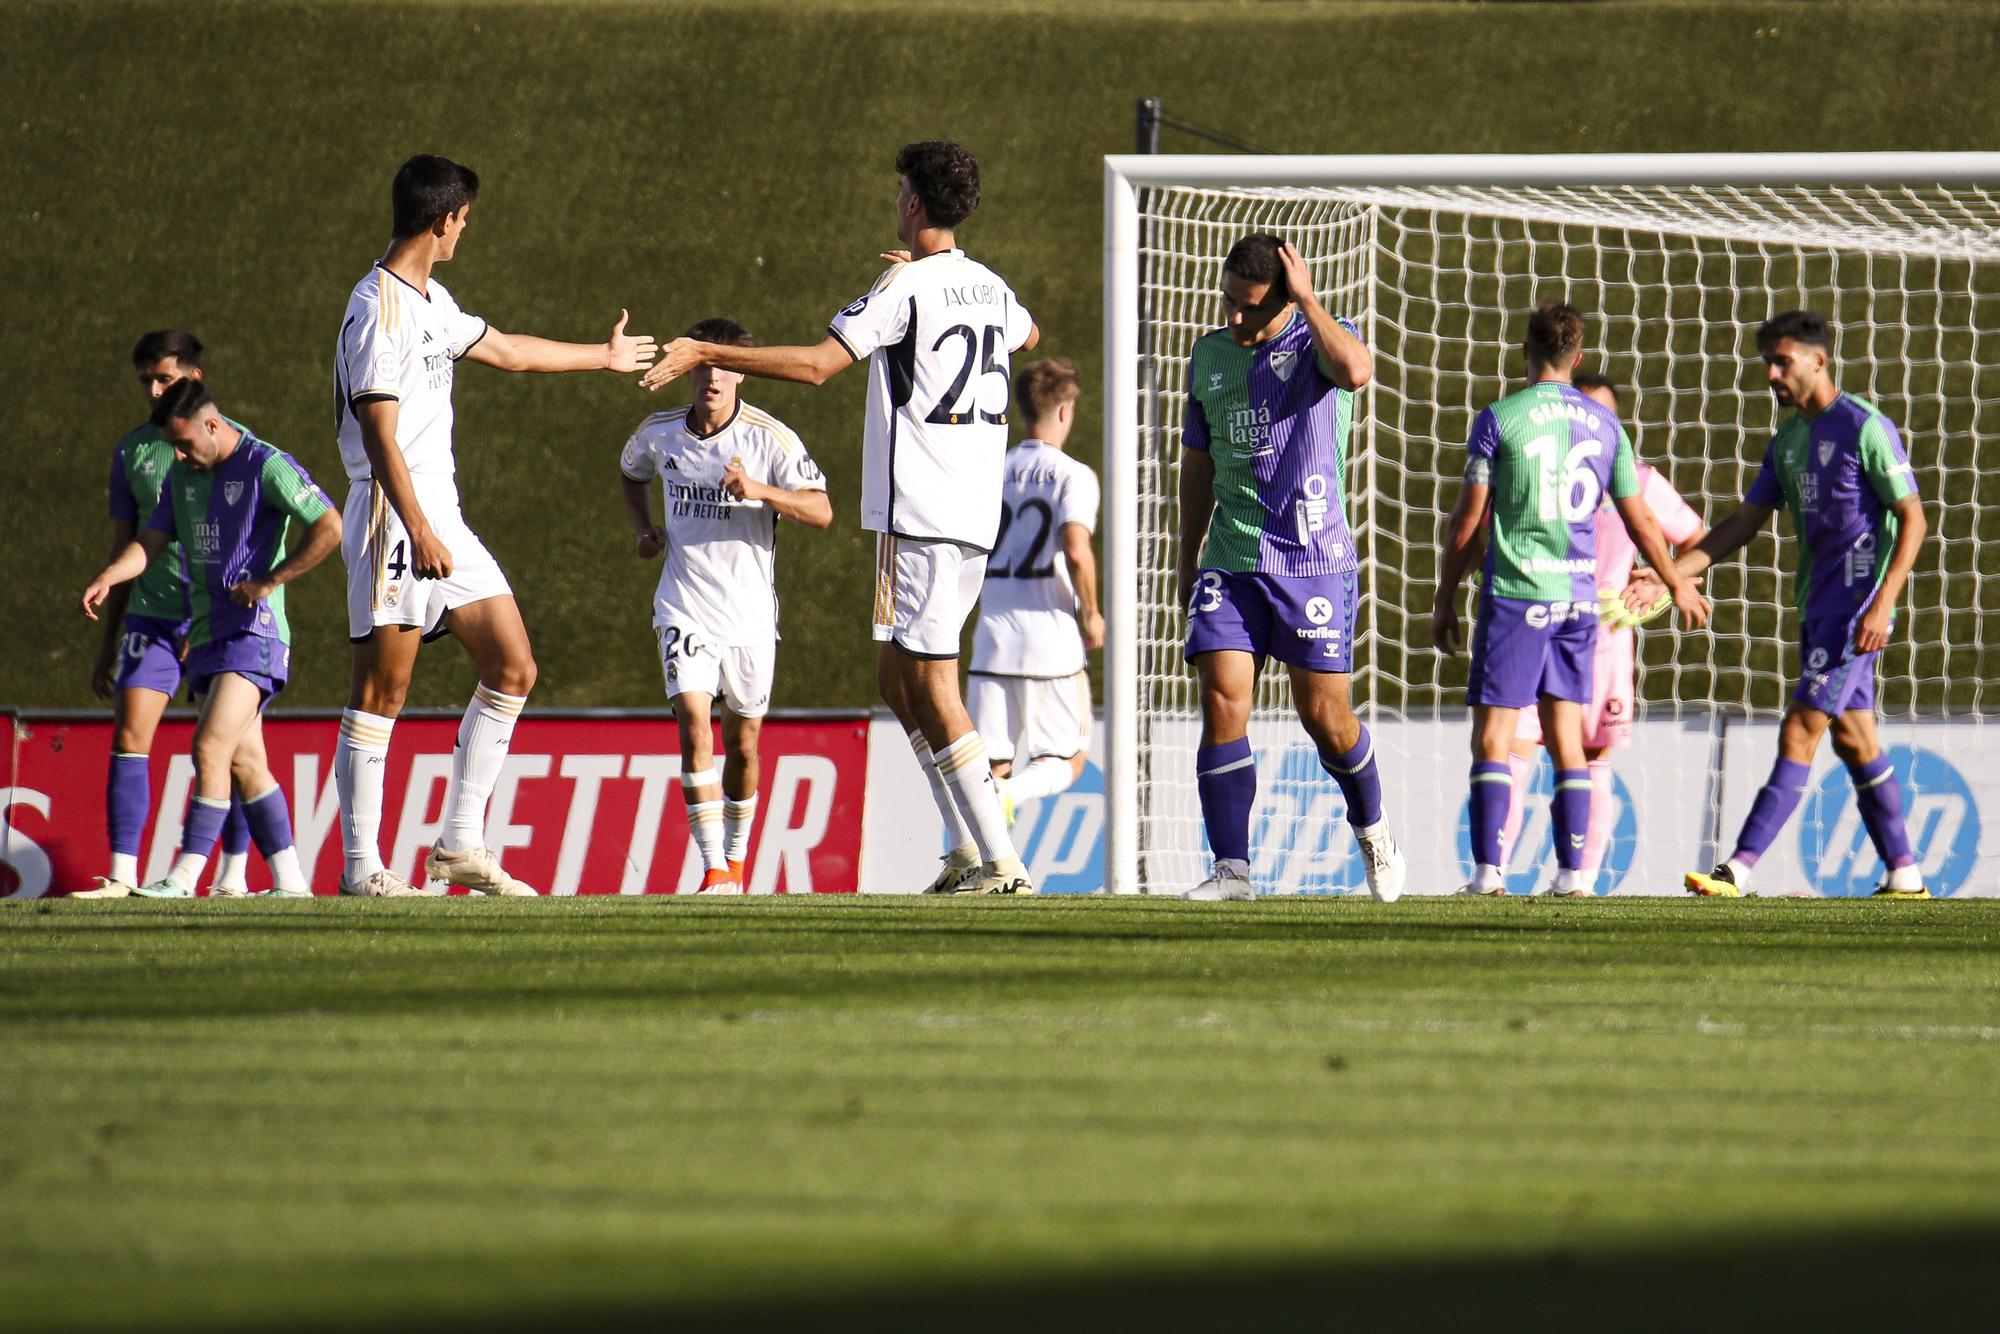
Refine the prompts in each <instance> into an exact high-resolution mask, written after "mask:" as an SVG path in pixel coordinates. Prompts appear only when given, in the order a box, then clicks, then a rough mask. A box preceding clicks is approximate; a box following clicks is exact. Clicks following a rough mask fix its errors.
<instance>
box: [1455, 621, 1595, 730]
mask: <svg viewBox="0 0 2000 1334" xmlns="http://www.w3.org/2000/svg"><path fill="white" fill-rule="evenodd" d="M1596 658H1597V604H1596V603H1595V602H1583V601H1577V602H1531V601H1528V600H1526V599H1524V598H1489V597H1482V598H1480V600H1479V621H1478V624H1477V625H1476V626H1475V627H1474V628H1473V631H1472V677H1471V679H1470V680H1469V681H1467V682H1466V686H1465V699H1466V702H1467V703H1468V704H1485V705H1488V706H1491V707H1493V708H1501V709H1525V708H1529V707H1531V706H1533V704H1534V703H1535V701H1536V700H1537V699H1539V698H1540V697H1541V696H1543V695H1549V696H1552V697H1554V698H1556V699H1570V700H1575V701H1576V702H1577V703H1579V704H1588V703H1590V701H1591V697H1592V694H1593V691H1594V689H1595V686H1596V681H1595V675H1596V674H1595V673H1594V672H1593V671H1592V667H1593V666H1594V665H1595V662H1596Z"/></svg>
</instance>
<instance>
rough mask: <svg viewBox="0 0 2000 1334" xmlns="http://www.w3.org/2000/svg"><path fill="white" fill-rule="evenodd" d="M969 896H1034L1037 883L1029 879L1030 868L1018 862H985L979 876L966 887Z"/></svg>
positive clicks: (981, 866)
mask: <svg viewBox="0 0 2000 1334" xmlns="http://www.w3.org/2000/svg"><path fill="white" fill-rule="evenodd" d="M965 892H966V893H968V894H1032V893H1034V892H1035V882H1034V881H1033V880H1030V879H1029V878H1028V868H1027V867H1025V866H1023V865H1021V863H1020V862H1018V861H1011V862H984V863H982V864H981V865H980V867H979V872H978V876H977V878H976V879H974V880H973V881H972V883H971V884H969V885H967V886H966V891H965Z"/></svg>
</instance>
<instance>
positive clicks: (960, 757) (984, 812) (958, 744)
mask: <svg viewBox="0 0 2000 1334" xmlns="http://www.w3.org/2000/svg"><path fill="white" fill-rule="evenodd" d="M937 771H938V776H939V777H941V778H942V779H944V785H945V790H946V791H947V792H949V793H950V794H951V798H952V802H953V804H954V805H956V806H957V807H958V815H959V818H960V819H961V820H963V821H964V822H965V825H966V827H967V828H968V829H970V830H971V831H972V841H973V843H974V844H976V845H977V846H978V848H979V858H980V860H981V861H986V862H1018V861H1019V860H1021V858H1020V856H1019V855H1018V854H1017V853H1016V852H1015V851H1014V840H1013V839H1012V838H1011V837H1009V836H1008V833H1007V816H1006V813H1005V812H1004V811H1002V810H1001V809H1000V793H999V790H998V789H997V788H995V787H994V786H993V766H992V765H991V764H990V763H988V762H987V759H986V743H985V742H983V741H981V740H980V739H979V733H977V732H967V733H966V734H965V735H964V736H962V737H960V738H959V739H958V740H956V741H954V742H952V743H951V744H950V745H949V746H946V747H945V748H944V753H943V754H942V755H939V756H938V757H937Z"/></svg>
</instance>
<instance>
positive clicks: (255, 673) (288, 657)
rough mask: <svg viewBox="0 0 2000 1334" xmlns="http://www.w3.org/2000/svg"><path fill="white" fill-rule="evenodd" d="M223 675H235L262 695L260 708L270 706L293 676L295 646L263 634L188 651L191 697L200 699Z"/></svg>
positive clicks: (241, 637) (223, 640)
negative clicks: (227, 673)
mask: <svg viewBox="0 0 2000 1334" xmlns="http://www.w3.org/2000/svg"><path fill="white" fill-rule="evenodd" d="M224 672H235V673H236V674H237V675H238V676H241V677H243V678H245V679H246V680H248V681H249V682H250V683H251V684H252V685H254V686H256V687H257V689H258V690H259V691H260V692H261V693H262V695H263V699H262V700H261V701H260V703H259V704H258V707H259V708H260V709H261V708H262V707H263V706H264V705H265V704H269V703H270V702H271V700H272V699H273V698H274V697H275V696H276V695H277V693H278V692H279V691H280V690H283V689H284V688H285V681H286V680H287V679H288V678H289V677H290V676H291V674H292V646H291V645H290V644H287V643H285V642H284V641H283V640H282V639H267V638H265V637H264V636H263V635H231V636H230V637H229V638H227V639H218V640H216V641H215V642H214V643H212V644H203V645H202V646H201V647H199V648H195V649H191V650H189V652H188V660H187V673H188V694H189V695H190V696H191V697H193V698H195V699H200V698H201V697H202V696H203V695H206V694H207V693H208V685H209V682H210V681H213V680H214V679H215V678H216V677H217V676H219V675H221V674H222V673H224Z"/></svg>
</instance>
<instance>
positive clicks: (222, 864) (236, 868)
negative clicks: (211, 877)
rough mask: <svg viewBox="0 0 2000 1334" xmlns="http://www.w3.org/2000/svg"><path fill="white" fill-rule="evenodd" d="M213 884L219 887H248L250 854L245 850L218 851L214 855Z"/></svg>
mask: <svg viewBox="0 0 2000 1334" xmlns="http://www.w3.org/2000/svg"><path fill="white" fill-rule="evenodd" d="M215 884H216V887H217V888H219V889H248V888H249V887H250V854H249V853H248V852H247V851H245V852H220V853H217V854H216V857H215Z"/></svg>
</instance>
